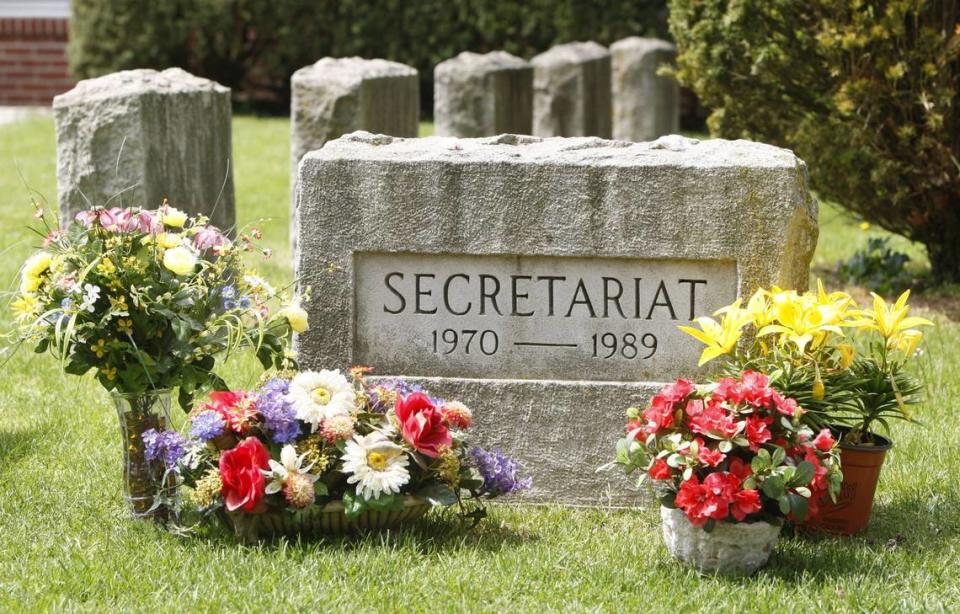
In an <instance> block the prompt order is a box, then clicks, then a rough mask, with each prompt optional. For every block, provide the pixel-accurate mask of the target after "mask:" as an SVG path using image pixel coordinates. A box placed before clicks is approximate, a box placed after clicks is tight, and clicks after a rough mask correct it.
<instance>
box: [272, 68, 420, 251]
mask: <svg viewBox="0 0 960 614" xmlns="http://www.w3.org/2000/svg"><path fill="white" fill-rule="evenodd" d="M290 89H291V96H292V97H291V101H290V194H291V197H290V225H291V226H290V244H291V248H292V249H293V251H294V252H295V251H296V236H297V229H296V226H295V224H296V200H295V198H294V197H293V195H294V194H296V190H297V186H296V182H297V165H298V164H299V163H300V159H301V158H303V156H304V155H305V154H306V153H307V152H308V151H311V150H314V149H320V148H321V147H323V144H324V143H326V142H327V141H329V140H332V139H336V138H339V137H340V136H343V135H344V134H348V133H350V132H354V131H356V130H366V131H367V132H372V133H374V134H388V135H390V136H400V137H413V136H417V128H418V121H419V117H420V82H419V78H418V73H417V70H416V69H415V68H412V67H410V66H407V65H406V64H400V63H399V62H390V61H387V60H382V59H373V60H368V59H364V58H357V57H353V58H323V59H321V60H319V61H317V62H315V63H314V64H311V65H310V66H305V67H303V68H301V69H300V70H298V71H296V72H295V73H293V77H292V78H291V79H290Z"/></svg>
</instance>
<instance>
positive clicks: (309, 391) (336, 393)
mask: <svg viewBox="0 0 960 614" xmlns="http://www.w3.org/2000/svg"><path fill="white" fill-rule="evenodd" d="M287 400H289V401H290V403H292V404H293V408H294V409H295V410H296V412H297V419H298V420H303V421H304V422H307V423H308V424H310V425H311V426H312V431H313V432H316V431H317V429H318V428H319V427H320V423H321V422H323V421H324V420H326V419H327V418H332V417H333V416H338V415H339V416H349V415H350V413H351V412H353V411H356V409H357V394H356V392H355V391H354V390H353V386H351V385H350V382H348V381H347V378H346V377H344V376H343V375H342V374H341V373H340V371H339V370H336V371H328V370H323V371H304V372H302V373H298V374H297V376H296V377H294V378H293V380H292V381H291V382H290V389H289V391H288V393H287Z"/></svg>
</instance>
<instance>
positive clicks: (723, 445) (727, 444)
mask: <svg viewBox="0 0 960 614" xmlns="http://www.w3.org/2000/svg"><path fill="white" fill-rule="evenodd" d="M717 449H718V450H720V451H721V452H723V453H724V454H726V453H727V452H729V451H730V450H732V449H733V442H731V441H726V440H724V441H721V442H720V443H719V444H718V445H717Z"/></svg>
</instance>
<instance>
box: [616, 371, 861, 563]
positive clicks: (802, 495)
mask: <svg viewBox="0 0 960 614" xmlns="http://www.w3.org/2000/svg"><path fill="white" fill-rule="evenodd" d="M803 413H804V411H803V409H802V408H801V407H800V406H799V405H798V404H797V402H796V400H794V399H791V398H788V397H784V396H782V395H781V394H780V393H779V392H777V391H776V390H774V389H773V388H771V387H770V380H769V378H768V377H767V376H766V375H763V374H761V373H756V372H753V371H745V372H743V373H742V374H741V375H740V376H739V377H737V378H723V379H720V380H719V381H717V382H716V383H714V384H711V385H709V386H705V387H701V388H698V387H696V386H694V385H693V384H692V383H690V382H688V381H685V380H677V381H676V382H675V383H673V384H668V385H666V386H664V387H663V388H662V389H661V390H660V392H659V393H658V394H656V395H655V396H654V397H653V399H652V400H651V401H650V404H649V406H648V407H647V408H646V409H644V410H642V411H641V410H639V409H638V408H631V409H629V410H627V416H628V418H629V422H628V424H627V427H626V430H627V435H626V437H624V438H623V439H621V440H620V441H619V442H618V444H617V454H616V460H615V461H614V463H612V464H615V465H620V466H621V467H623V468H624V469H625V470H626V472H627V473H628V474H630V473H634V472H640V482H643V480H644V479H646V478H651V479H652V480H653V484H654V491H655V492H656V493H657V495H658V497H659V499H660V503H661V505H662V508H661V518H662V520H663V535H664V539H665V541H666V544H667V548H668V550H669V551H670V553H671V554H672V555H673V556H674V557H676V558H678V559H680V560H681V561H684V562H686V563H688V564H690V565H693V566H695V567H697V568H698V569H699V570H701V571H706V572H715V571H719V572H725V573H728V572H729V573H751V572H753V571H755V570H756V569H758V568H759V567H761V566H762V565H764V564H765V563H766V561H767V559H768V557H769V556H770V552H771V551H772V549H773V548H774V547H775V545H776V541H777V537H778V536H779V533H780V529H781V526H782V524H783V520H784V519H789V520H792V521H796V522H802V521H804V520H805V519H807V518H809V517H812V516H816V515H817V514H818V513H819V501H820V500H821V499H822V498H823V497H824V496H830V497H833V496H836V494H837V492H838V491H839V488H840V482H841V480H842V476H841V474H840V465H839V462H838V460H837V451H836V448H835V444H836V442H835V440H834V439H833V437H832V435H831V434H830V431H829V430H827V429H824V430H821V431H820V432H819V433H816V434H814V432H813V431H812V430H811V429H810V428H809V427H807V426H804V425H803V423H802V416H803Z"/></svg>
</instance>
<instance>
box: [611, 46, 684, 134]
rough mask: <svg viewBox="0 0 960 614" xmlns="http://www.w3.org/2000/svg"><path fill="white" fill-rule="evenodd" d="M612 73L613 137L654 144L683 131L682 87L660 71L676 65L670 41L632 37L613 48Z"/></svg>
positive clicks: (675, 55) (675, 50) (675, 56)
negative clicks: (658, 139) (681, 110)
mask: <svg viewBox="0 0 960 614" xmlns="http://www.w3.org/2000/svg"><path fill="white" fill-rule="evenodd" d="M610 54H611V56H612V60H611V62H612V70H613V76H612V80H613V138H615V139H619V140H624V141H652V140H653V139H655V138H657V137H660V136H663V135H665V134H674V133H676V132H677V131H678V130H679V128H680V123H679V121H680V120H679V118H680V88H679V86H678V85H677V82H676V80H674V79H673V78H672V77H667V76H661V75H658V74H657V70H658V69H659V68H660V67H661V66H662V65H664V64H667V65H672V64H674V63H675V62H676V58H677V49H676V47H674V46H673V45H672V44H670V43H668V42H667V41H663V40H659V39H656V38H640V37H638V36H631V37H630V38H625V39H623V40H619V41H617V42H615V43H614V44H613V45H611V46H610Z"/></svg>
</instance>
